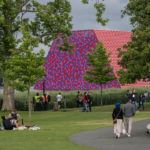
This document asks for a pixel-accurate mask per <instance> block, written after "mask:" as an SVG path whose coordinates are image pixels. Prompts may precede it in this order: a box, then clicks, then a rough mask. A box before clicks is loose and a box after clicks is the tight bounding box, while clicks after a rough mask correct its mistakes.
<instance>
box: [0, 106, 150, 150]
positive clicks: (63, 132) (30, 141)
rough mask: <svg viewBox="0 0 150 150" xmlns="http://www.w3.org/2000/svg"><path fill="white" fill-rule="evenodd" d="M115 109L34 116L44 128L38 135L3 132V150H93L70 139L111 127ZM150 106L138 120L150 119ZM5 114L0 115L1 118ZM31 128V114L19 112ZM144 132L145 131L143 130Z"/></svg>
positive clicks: (70, 110)
mask: <svg viewBox="0 0 150 150" xmlns="http://www.w3.org/2000/svg"><path fill="white" fill-rule="evenodd" d="M112 109H113V106H112V105H110V106H103V107H94V108H93V112H87V113H86V112H80V111H79V110H78V109H67V111H60V112H52V111H47V112H33V113H32V124H36V125H38V126H40V127H41V129H40V130H37V131H28V130H24V131H0V139H1V140H0V149H1V150H10V149H11V150H94V149H93V148H88V147H85V146H81V145H77V144H74V143H72V142H71V141H70V140H69V137H70V136H71V135H73V134H75V133H79V132H82V131H88V130H94V129H96V128H101V127H107V126H112V120H111V113H112ZM148 110H150V104H147V105H146V111H141V112H139V113H137V114H136V116H135V120H142V119H149V118H150V117H149V116H150V111H148ZM2 114H3V113H2V112H1V115H2ZM20 114H21V116H22V117H23V118H24V122H25V123H26V124H28V112H20ZM143 128H145V127H143Z"/></svg>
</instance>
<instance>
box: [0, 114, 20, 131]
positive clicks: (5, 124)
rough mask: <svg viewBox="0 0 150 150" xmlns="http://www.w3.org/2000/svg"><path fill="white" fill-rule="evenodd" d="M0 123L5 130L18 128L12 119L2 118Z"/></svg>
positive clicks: (15, 121)
mask: <svg viewBox="0 0 150 150" xmlns="http://www.w3.org/2000/svg"><path fill="white" fill-rule="evenodd" d="M1 118H2V123H3V127H4V129H5V130H13V128H18V121H17V120H15V119H14V118H9V117H5V116H2V117H1Z"/></svg>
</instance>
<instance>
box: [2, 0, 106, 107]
mask: <svg viewBox="0 0 150 150" xmlns="http://www.w3.org/2000/svg"><path fill="white" fill-rule="evenodd" d="M84 3H88V1H87V2H85V1H84ZM94 7H95V8H96V10H97V15H96V16H97V21H98V22H99V23H101V24H103V25H104V24H105V23H106V22H107V19H104V18H103V17H102V15H103V12H104V10H105V7H104V4H103V3H102V1H100V2H97V1H95V2H94ZM29 13H30V14H32V15H33V17H31V18H29V17H28V15H29ZM71 21H72V16H71V5H70V2H69V0H53V1H51V0H49V1H47V3H46V4H43V3H40V2H38V1H36V0H0V33H1V34H0V76H1V77H2V78H3V81H4V96H3V109H6V110H9V109H12V107H13V106H12V105H13V104H12V103H13V100H12V98H11V96H12V94H8V93H12V92H9V90H11V91H12V89H11V88H10V85H11V84H10V83H12V81H17V82H18V81H21V83H24V84H25V83H26V82H25V78H24V79H23V78H21V77H19V75H21V73H19V74H18V76H16V77H18V79H16V77H12V79H14V78H15V79H14V80H11V79H10V76H13V75H15V74H13V71H16V72H18V70H20V71H23V70H22V68H21V66H23V65H25V63H28V62H26V61H24V62H23V61H22V57H24V55H25V56H26V57H25V58H26V59H27V60H28V61H29V62H30V61H31V60H30V59H32V58H35V59H36V57H38V55H40V57H42V53H40V54H37V55H34V54H33V53H32V50H33V49H34V48H35V47H38V46H39V44H40V43H44V44H46V45H49V44H50V43H51V42H52V41H53V40H55V39H56V38H59V39H61V41H62V42H61V45H60V46H59V48H60V50H66V51H68V50H69V49H70V48H72V46H70V45H69V44H68V36H70V34H71V30H72V23H71ZM24 29H26V31H25V30H24ZM29 45H30V46H29ZM17 55H18V56H17ZM27 56H28V57H29V58H27ZM19 61H20V64H19ZM35 61H36V60H35ZM12 64H13V67H14V70H13V68H11V66H12ZM33 64H34V63H33ZM26 65H27V64H26ZM26 65H25V66H26ZM32 67H33V66H32ZM17 69H18V70H17ZM24 69H29V68H27V67H24ZM29 70H30V69H29ZM30 71H33V70H32V69H31V70H30ZM33 72H34V71H33ZM22 73H23V72H22ZM8 74H9V75H8ZM26 75H27V74H26ZM28 75H29V74H28ZM30 75H31V74H30ZM38 77H39V76H38V74H37V78H38ZM37 78H35V79H37ZM23 80H24V81H23ZM31 80H32V79H31ZM28 81H29V80H28ZM17 82H15V84H16V83H17ZM34 82H35V81H34ZM25 85H26V84H25Z"/></svg>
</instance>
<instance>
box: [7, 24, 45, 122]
mask: <svg viewBox="0 0 150 150" xmlns="http://www.w3.org/2000/svg"><path fill="white" fill-rule="evenodd" d="M21 29H22V38H21V44H20V45H19V47H18V51H15V53H13V54H12V56H11V59H9V60H8V61H7V71H6V72H5V78H6V79H7V81H9V85H11V86H12V87H14V88H15V89H17V90H20V91H25V90H26V91H28V96H27V97H28V110H29V119H30V121H31V111H32V107H31V106H32V98H31V92H30V88H31V86H33V85H34V84H35V83H36V82H37V81H38V80H39V79H41V78H42V77H43V75H44V67H43V64H44V50H40V51H39V52H38V53H35V52H34V51H33V48H34V47H36V46H38V42H39V41H38V39H37V38H36V37H33V36H31V35H30V28H29V26H28V24H24V25H22V28H21ZM14 66H15V67H14Z"/></svg>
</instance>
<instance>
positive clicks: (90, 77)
mask: <svg viewBox="0 0 150 150" xmlns="http://www.w3.org/2000/svg"><path fill="white" fill-rule="evenodd" d="M88 64H89V68H88V70H87V71H86V74H85V76H84V79H85V80H87V81H89V82H91V83H97V84H100V86H101V105H103V100H102V90H103V89H102V84H105V83H107V82H108V81H112V80H114V79H115V77H114V75H113V69H112V67H111V66H110V61H109V55H108V54H107V53H106V49H105V48H104V47H103V44H102V43H98V44H97V45H96V47H95V49H93V51H92V53H89V54H88Z"/></svg>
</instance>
